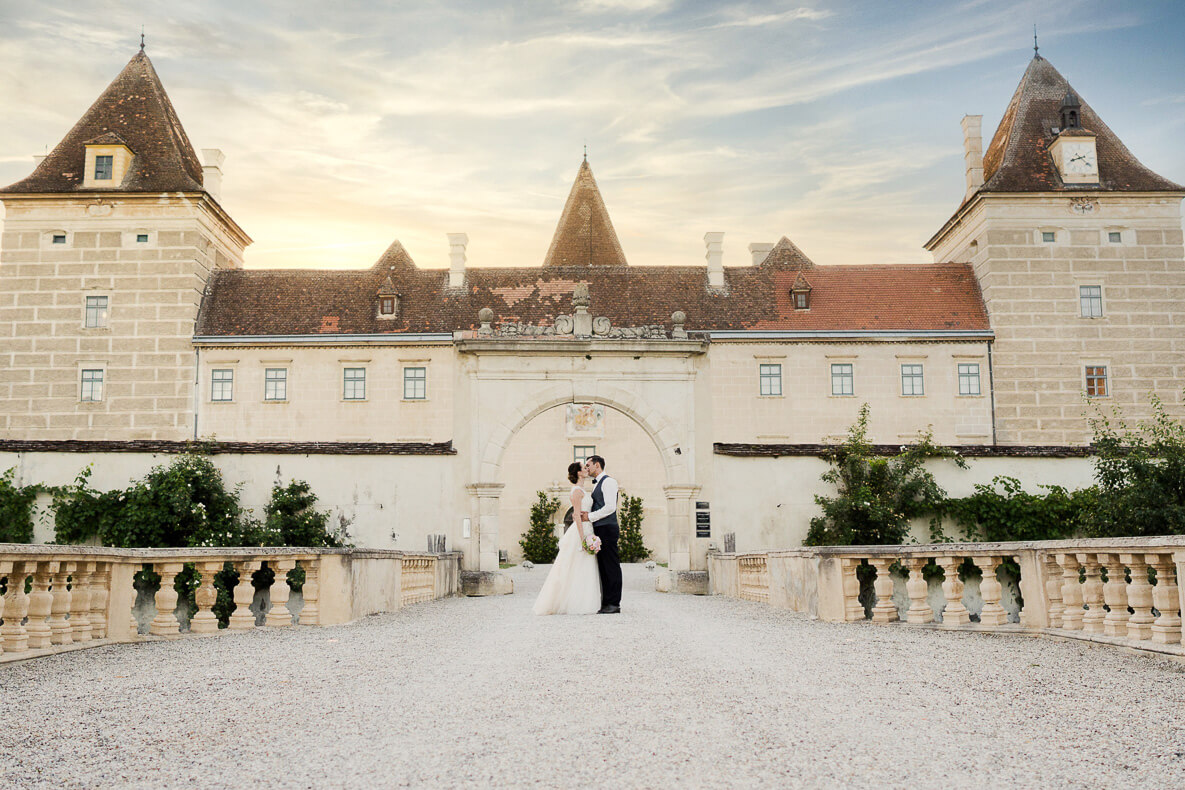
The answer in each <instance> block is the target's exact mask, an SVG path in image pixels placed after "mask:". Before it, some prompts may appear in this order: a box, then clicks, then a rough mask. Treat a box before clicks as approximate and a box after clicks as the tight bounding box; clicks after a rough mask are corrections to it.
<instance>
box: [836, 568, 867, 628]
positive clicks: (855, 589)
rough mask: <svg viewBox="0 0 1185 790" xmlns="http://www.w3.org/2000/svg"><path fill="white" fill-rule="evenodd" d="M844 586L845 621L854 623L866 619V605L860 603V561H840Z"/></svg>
mask: <svg viewBox="0 0 1185 790" xmlns="http://www.w3.org/2000/svg"><path fill="white" fill-rule="evenodd" d="M839 563H840V564H839V572H840V574H841V577H840V578H841V581H842V585H843V619H844V621H845V622H849V623H853V622H857V621H859V620H863V619H864V605H863V604H862V603H860V577H859V576H857V573H858V571H859V568H860V560H854V559H849V558H845V559H842V560H840V561H839Z"/></svg>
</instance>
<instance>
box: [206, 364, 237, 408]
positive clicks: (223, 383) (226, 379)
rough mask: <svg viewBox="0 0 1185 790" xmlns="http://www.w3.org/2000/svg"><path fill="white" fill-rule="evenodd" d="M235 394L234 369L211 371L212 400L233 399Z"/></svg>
mask: <svg viewBox="0 0 1185 790" xmlns="http://www.w3.org/2000/svg"><path fill="white" fill-rule="evenodd" d="M234 395H235V372H234V371H233V370H212V371H210V400H213V401H231V400H234Z"/></svg>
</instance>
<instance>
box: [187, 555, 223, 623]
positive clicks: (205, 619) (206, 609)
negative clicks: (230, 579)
mask: <svg viewBox="0 0 1185 790" xmlns="http://www.w3.org/2000/svg"><path fill="white" fill-rule="evenodd" d="M194 566H195V567H196V568H197V572H198V588H197V589H196V590H195V591H194V593H193V600H194V603H196V604H197V611H196V612H195V613H194V615H193V617H191V618H190V619H189V630H190V632H191V633H194V634H215V633H218V617H217V615H215V614H214V603H215V602H216V601H217V600H218V590H217V589H216V588H215V587H214V577H215V576H216V575H217V574H218V571H220V570H222V563H221V562H198V563H194Z"/></svg>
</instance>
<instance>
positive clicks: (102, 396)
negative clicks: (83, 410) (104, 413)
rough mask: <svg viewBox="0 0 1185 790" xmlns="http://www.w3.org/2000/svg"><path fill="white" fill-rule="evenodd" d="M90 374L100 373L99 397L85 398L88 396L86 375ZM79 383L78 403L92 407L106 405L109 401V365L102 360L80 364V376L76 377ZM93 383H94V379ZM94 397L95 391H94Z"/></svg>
mask: <svg viewBox="0 0 1185 790" xmlns="http://www.w3.org/2000/svg"><path fill="white" fill-rule="evenodd" d="M89 372H98V373H99V378H98V384H99V397H97V398H95V397H91V398H84V397H83V396H84V395H85V394H86V384H87V381H86V374H87V373H89ZM75 380H76V381H77V382H78V402H79V403H81V404H87V405H92V404H96V403H104V402H105V401H106V399H107V384H108V381H107V363H106V362H105V361H102V360H91V361H83V362H79V363H78V375H77V376H76V377H75ZM91 383H92V384H93V383H94V379H93V378H92V380H91ZM92 395H93V391H92Z"/></svg>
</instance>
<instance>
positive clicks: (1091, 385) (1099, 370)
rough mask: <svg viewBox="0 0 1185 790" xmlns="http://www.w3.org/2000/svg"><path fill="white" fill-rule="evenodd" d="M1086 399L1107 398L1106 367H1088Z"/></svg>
mask: <svg viewBox="0 0 1185 790" xmlns="http://www.w3.org/2000/svg"><path fill="white" fill-rule="evenodd" d="M1086 397H1088V398H1105V397H1107V368H1106V366H1105V365H1087V366H1086Z"/></svg>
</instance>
